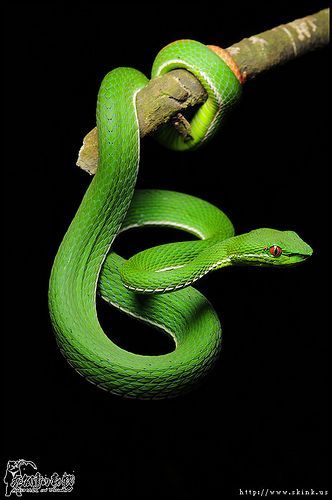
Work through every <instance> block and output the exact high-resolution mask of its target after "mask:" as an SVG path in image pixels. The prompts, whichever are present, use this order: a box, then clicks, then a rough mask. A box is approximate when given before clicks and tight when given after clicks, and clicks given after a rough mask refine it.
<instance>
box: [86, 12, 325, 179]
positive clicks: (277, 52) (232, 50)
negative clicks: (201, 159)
mask: <svg viewBox="0 0 332 500" xmlns="http://www.w3.org/2000/svg"><path fill="white" fill-rule="evenodd" d="M328 42H329V9H324V10H322V11H320V12H317V13H316V14H313V15H310V16H307V17H304V18H302V19H296V20H295V21H292V22H290V23H288V24H282V25H280V26H278V27H276V28H273V29H271V30H268V31H264V32H263V33H259V34H258V35H254V36H251V37H249V38H244V39H243V40H241V41H240V42H238V43H236V44H234V45H232V46H230V47H228V48H227V49H226V51H225V52H227V53H228V56H229V55H230V56H231V58H232V59H233V62H234V63H235V65H236V66H237V69H238V72H239V75H238V76H239V77H240V79H241V80H242V82H244V81H246V80H249V79H252V78H255V77H256V76H257V75H259V74H260V73H263V72H265V71H268V70H270V69H271V68H273V67H275V66H278V65H280V64H284V63H286V62H288V61H290V60H292V59H295V58H297V57H299V56H301V55H303V54H306V53H307V52H311V51H313V50H316V49H318V48H320V47H323V46H324V45H327V44H328ZM211 48H212V49H213V50H216V51H217V52H218V47H212V46H211ZM219 50H220V49H219ZM224 55H225V54H224ZM226 55H227V54H226ZM206 98H207V95H206V92H205V90H204V88H203V87H202V85H201V84H200V82H199V81H198V80H197V79H196V78H195V77H194V76H193V75H192V74H191V73H189V72H188V71H186V70H183V69H179V70H174V71H171V72H169V73H167V74H166V75H163V76H160V77H158V78H155V79H153V80H151V81H150V82H149V83H148V85H147V86H146V87H145V88H144V89H142V90H141V91H140V92H139V93H138V94H137V113H138V121H139V126H140V135H141V137H144V136H145V135H147V134H151V133H153V132H154V131H155V130H156V129H157V128H158V127H159V126H161V125H163V124H164V123H166V122H168V121H169V120H171V119H173V124H174V126H175V127H177V129H178V131H179V133H181V134H183V135H186V134H187V133H190V131H188V126H187V122H186V120H185V119H182V115H181V111H182V110H185V109H187V108H190V107H192V106H195V105H197V104H201V103H203V102H204V101H205V100H206ZM77 165H78V166H79V167H80V168H82V169H83V170H86V171H87V172H89V173H90V174H94V173H95V172H96V170H97V165H98V132H97V128H96V127H95V128H94V129H93V130H91V131H90V132H89V133H88V134H87V135H86V136H85V137H84V139H83V146H82V147H81V149H80V152H79V156H78V160H77Z"/></svg>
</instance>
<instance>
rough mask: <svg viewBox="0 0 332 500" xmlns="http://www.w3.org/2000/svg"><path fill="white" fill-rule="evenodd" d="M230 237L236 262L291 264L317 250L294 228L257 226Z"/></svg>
mask: <svg viewBox="0 0 332 500" xmlns="http://www.w3.org/2000/svg"><path fill="white" fill-rule="evenodd" d="M230 240H234V242H232V241H230V248H229V254H230V255H231V262H232V263H234V264H246V265H248V264H249V265H254V266H278V267H280V266H291V265H295V264H299V263H301V262H303V261H305V260H306V259H308V257H310V256H311V255H312V253H313V250H312V248H311V247H310V246H309V245H308V244H307V243H305V242H304V241H303V240H302V239H301V238H300V237H299V236H298V234H297V233H295V232H294V231H278V230H276V229H268V228H262V229H254V230H253V231H250V232H249V233H246V234H242V235H240V236H235V237H234V238H231V239H230Z"/></svg>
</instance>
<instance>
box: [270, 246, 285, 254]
mask: <svg viewBox="0 0 332 500" xmlns="http://www.w3.org/2000/svg"><path fill="white" fill-rule="evenodd" d="M269 251H270V254H271V255H273V257H280V255H281V254H282V250H281V248H280V247H278V246H277V245H273V246H272V247H270V250H269Z"/></svg>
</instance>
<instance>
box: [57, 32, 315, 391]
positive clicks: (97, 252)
mask: <svg viewBox="0 0 332 500" xmlns="http://www.w3.org/2000/svg"><path fill="white" fill-rule="evenodd" d="M180 67H181V68H186V69H188V70H189V71H191V72H192V73H193V74H195V75H196V76H197V78H198V79H199V80H200V81H201V83H202V84H203V86H204V87H205V89H206V91H207V93H208V99H207V101H206V102H205V103H204V105H203V106H202V107H201V108H199V110H198V111H197V112H196V113H195V115H194V117H193V118H192V120H191V130H192V139H191V140H189V141H184V140H183V138H182V137H181V136H179V135H178V134H177V133H176V132H174V131H173V129H172V128H171V127H169V126H165V127H164V129H163V130H162V131H161V132H160V133H159V134H158V137H159V140H160V141H161V142H163V143H164V144H166V145H167V146H168V147H171V148H173V149H178V150H185V149H192V148H195V147H197V146H199V145H200V144H202V143H204V142H205V141H206V140H207V139H209V138H210V137H211V136H212V135H213V134H214V133H215V131H216V130H217V128H218V126H219V124H220V121H221V119H222V118H223V116H224V114H225V110H226V109H227V108H228V107H229V106H230V105H231V104H233V103H234V102H235V101H236V100H237V98H238V95H239V92H240V83H239V81H238V79H237V78H236V76H235V75H234V73H233V72H232V71H231V69H230V68H229V67H228V65H227V64H226V63H225V62H224V61H223V60H222V59H221V58H220V57H219V56H218V55H217V54H216V53H214V52H213V51H212V50H210V49H209V48H207V47H206V46H204V45H202V44H200V43H198V42H194V41H190V40H183V41H179V42H175V43H173V44H170V45H168V46H167V47H165V48H164V49H163V50H162V51H161V52H160V53H159V55H158V56H157V58H156V60H155V63H154V65H153V72H152V76H153V77H156V76H158V75H160V74H163V73H165V72H167V71H170V70H171V69H175V68H180ZM147 81H148V80H147V79H146V77H145V76H144V75H142V74H141V73H140V72H138V71H136V70H134V69H130V68H117V69H115V70H113V71H111V72H110V73H108V74H107V75H106V77H105V78H104V80H103V82H102V84H101V87H100V91H99V95H98V103H97V127H98V140H99V165H98V170H97V173H96V175H95V177H94V179H93V181H92V182H91V184H90V186H89V188H88V190H87V192H86V193H85V196H84V198H83V200H82V203H81V205H80V207H79V209H78V211H77V213H76V215H75V217H74V219H73V221H72V223H71V225H70V227H69V229H68V231H67V233H66V235H65V237H64V239H63V241H62V244H61V246H60V248H59V251H58V253H57V255H56V258H55V261H54V265H53V268H52V273H51V278H50V287H49V309H50V315H51V319H52V324H53V326H54V330H55V332H56V338H57V342H58V345H59V347H60V349H61V351H62V353H63V354H64V356H65V357H66V358H67V360H68V362H69V363H70V364H71V365H72V366H73V367H74V368H75V369H76V370H77V371H78V372H79V373H80V374H81V375H83V376H84V377H85V378H87V379H88V380H89V381H90V382H93V383H94V384H96V385H97V386H99V387H100V388H102V389H105V390H108V391H111V392H112V393H115V394H119V395H121V396H126V397H133V398H142V399H154V398H156V399H158V398H166V397H172V396H176V395H178V394H182V393H184V392H186V391H188V390H190V389H191V387H192V386H193V385H194V384H196V383H197V382H198V380H200V379H201V378H202V376H203V375H204V374H205V373H206V372H207V371H208V370H209V369H210V367H211V366H212V365H213V363H214V361H215V360H216V358H217V355H218V353H219V350H220V343H221V328H220V323H219V320H218V317H217V315H216V313H215V311H214V309H213V308H212V306H211V305H210V303H209V302H208V301H207V300H206V298H205V297H204V296H203V295H202V294H200V293H199V292H198V291H197V290H195V289H194V288H192V287H190V286H189V285H190V284H191V283H193V282H195V281H196V280H197V279H199V278H200V277H202V276H204V275H205V274H207V273H208V272H210V271H212V270H216V269H220V268H222V267H225V266H228V265H232V264H236V263H240V264H243V263H248V264H252V265H289V264H293V263H297V262H301V261H302V260H304V259H306V258H307V257H308V256H309V255H311V253H312V250H311V248H310V247H309V246H308V245H307V244H306V243H304V242H303V241H302V240H301V239H300V238H299V237H298V236H297V235H296V234H295V233H293V232H291V231H284V232H281V231H276V230H272V229H258V230H255V231H251V232H250V233H247V234H244V235H240V236H234V230H233V226H232V224H231V222H230V220H229V219H228V218H227V216H226V215H225V214H224V213H223V212H221V211H220V210H219V209H217V208H216V207H214V206H212V205H210V204H209V203H207V202H204V201H202V200H199V199H197V198H195V197H193V196H189V195H183V194H179V193H175V192H170V191H160V190H143V191H135V183H136V177H137V172H138V164H139V150H140V139H139V127H138V120H137V114H136V104H135V101H136V94H137V92H138V91H139V90H140V89H142V88H143V87H144V86H145V85H146V84H147ZM143 225H144V226H148V225H150V226H156V225H158V226H160V225H161V226H168V227H175V228H178V229H182V230H184V231H187V232H189V233H191V234H193V235H194V236H196V237H197V238H198V239H196V240H193V241H186V242H180V243H172V244H169V245H163V246H160V247H156V248H153V249H149V250H146V251H145V252H141V253H139V254H137V255H136V256H134V257H132V258H131V259H129V261H127V262H126V261H125V260H124V259H123V258H122V257H120V256H119V255H116V254H115V253H114V252H113V251H112V244H113V241H114V239H115V238H116V236H117V234H118V233H119V232H120V231H125V230H127V229H130V228H131V227H138V226H143ZM279 251H280V252H281V253H279ZM97 290H98V291H99V293H100V294H101V296H102V297H103V298H104V299H105V300H106V301H108V302H109V303H111V304H112V305H113V306H115V307H117V308H119V309H121V310H123V311H125V312H126V313H127V314H129V315H132V316H134V317H137V318H139V319H141V320H143V321H145V322H147V323H150V324H152V325H155V326H156V327H157V328H159V329H162V330H163V331H165V332H167V333H169V334H170V335H171V336H172V337H173V338H174V340H175V344H176V349H175V350H174V351H173V352H171V353H168V354H165V355H161V356H143V355H138V354H133V353H130V352H127V351H125V350H123V349H121V348H120V347H118V346H117V345H115V344H114V343H113V342H112V341H111V340H110V339H109V338H108V337H107V336H106V335H105V333H104V332H103V330H102V328H101V326H100V324H99V321H98V317H97V311H96V293H97ZM166 292H171V293H166ZM142 294H146V295H142Z"/></svg>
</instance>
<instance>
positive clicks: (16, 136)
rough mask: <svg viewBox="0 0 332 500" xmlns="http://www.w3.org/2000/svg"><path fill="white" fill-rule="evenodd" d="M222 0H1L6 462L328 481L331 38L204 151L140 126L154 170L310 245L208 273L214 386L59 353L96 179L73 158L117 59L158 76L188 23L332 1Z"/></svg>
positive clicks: (131, 238)
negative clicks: (107, 380) (120, 382)
mask: <svg viewBox="0 0 332 500" xmlns="http://www.w3.org/2000/svg"><path fill="white" fill-rule="evenodd" d="M222 3H223V2H219V3H218V4H215V5H212V4H206V5H205V4H203V5H202V6H201V7H200V8H198V6H196V5H190V4H188V3H185V2H177V3H171V4H169V3H168V2H167V6H166V4H162V3H160V4H159V5H157V4H155V5H154V6H153V5H151V6H149V5H148V4H142V3H139V4H138V3H137V4H134V5H130V4H128V3H125V2H123V5H122V6H118V7H117V9H116V10H114V7H113V6H112V5H111V2H109V3H108V4H99V5H95V4H93V3H91V4H90V5H89V6H78V5H77V6H76V7H73V6H69V5H65V4H53V5H43V4H34V3H32V4H30V5H23V4H16V5H15V4H14V3H13V4H11V7H10V8H9V7H8V8H7V9H6V18H5V47H6V54H5V56H6V57H5V59H6V73H5V80H6V84H7V86H6V90H5V92H4V99H3V102H4V106H5V108H6V110H7V113H6V118H5V131H6V142H5V144H4V146H3V149H2V155H3V156H4V155H5V161H4V162H3V165H2V174H3V176H4V177H5V182H4V184H3V194H4V199H5V203H4V212H5V217H4V221H5V229H4V235H5V244H4V245H3V248H4V258H3V267H4V273H5V277H4V290H5V296H6V307H5V311H4V317H5V319H4V326H5V328H4V332H3V336H4V339H5V345H4V359H5V369H4V381H5V383H4V386H5V387H4V390H5V392H4V396H3V402H4V408H5V411H4V413H5V424H4V427H3V431H4V434H5V438H6V439H5V441H6V442H5V446H4V448H3V451H4V457H3V458H4V464H3V469H2V470H3V472H4V470H5V464H6V462H7V460H9V459H18V458H25V459H27V460H33V461H34V462H36V463H37V465H38V467H39V471H40V472H41V473H42V474H43V473H44V474H47V473H49V474H50V473H52V472H54V471H57V472H59V473H62V472H63V471H67V472H68V473H70V472H74V474H75V475H76V485H75V488H74V493H72V494H70V495H69V496H71V497H73V496H75V495H77V496H82V495H83V494H84V493H87V494H89V495H90V496H91V497H93V498H94V497H96V498H98V497H99V496H100V497H106V495H107V496H108V497H110V498H114V499H120V498H174V497H176V495H177V494H181V495H182V498H188V499H189V498H212V497H214V495H216V494H219V493H220V492H228V493H230V494H232V495H237V494H238V493H239V489H240V488H241V489H242V490H245V489H250V488H256V489H257V488H262V487H265V488H271V489H272V488H275V487H282V488H287V487H288V488H320V489H322V488H324V487H326V481H327V471H326V469H327V464H326V459H325V441H326V418H327V417H326V405H327V403H326V396H327V389H326V366H327V354H326V352H327V328H326V326H325V324H326V319H327V316H328V306H327V301H326V292H325V291H324V290H323V288H322V285H323V281H324V277H325V274H326V267H325V265H324V264H325V261H324V254H326V253H327V251H328V242H327V236H326V234H327V205H326V200H327V179H326V171H327V164H326V155H327V133H326V118H327V109H326V107H327V104H326V103H327V70H326V55H327V54H326V50H322V51H319V52H315V53H312V54H309V55H307V56H305V57H303V58H302V59H299V60H296V61H293V62H291V63H289V64H288V65H286V66H284V67H280V68H278V69H277V70H274V71H271V72H270V73H268V74H266V75H265V76H261V77H260V78H258V79H257V80H256V81H253V82H250V83H248V84H247V85H246V86H245V89H244V94H243V98H242V102H241V104H240V105H239V106H238V108H237V109H236V110H234V112H233V114H232V116H231V117H230V118H229V120H228V123H227V126H225V127H224V129H223V131H222V133H221V135H220V136H219V137H218V138H217V139H215V140H214V141H213V142H211V143H210V144H209V145H208V146H207V147H206V148H203V149H202V150H198V151H196V152H193V153H187V154H179V153H173V152H170V151H167V150H165V149H162V148H161V146H159V145H158V144H156V143H154V141H153V140H152V139H151V138H147V139H145V140H144V143H143V151H142V164H141V170H140V175H139V180H138V184H139V186H140V187H151V188H152V187H158V188H165V189H172V190H176V191H183V192H186V193H190V194H194V195H196V196H199V197H202V198H203V199H207V200H209V201H210V202H212V203H214V204H216V205H217V206H219V207H220V208H222V209H223V210H225V212H226V213H227V214H228V215H229V216H230V218H231V220H232V221H233V223H234V225H235V227H236V231H237V233H241V232H246V231H248V230H250V229H253V228H255V227H275V228H278V229H292V230H295V231H296V232H298V233H299V234H300V235H301V236H302V237H303V239H305V240H306V241H307V242H308V243H309V244H310V245H311V246H312V247H313V248H314V251H315V253H314V256H313V257H312V258H311V259H310V261H308V262H306V263H305V264H304V265H302V266H299V267H296V268H292V269H286V270H283V269H282V270H271V269H251V268H245V267H244V268H237V269H236V268H234V269H225V270H224V271H222V272H219V273H214V274H212V275H210V276H209V277H208V278H206V279H205V280H203V281H202V282H201V283H199V284H198V286H197V287H198V288H199V290H201V291H202V292H203V293H204V294H205V295H206V296H207V297H208V298H209V300H210V301H211V302H212V303H213V305H214V306H215V308H216V310H217V312H218V314H219V316H220V318H221V321H222V325H223V339H224V341H223V350H222V356H221V359H220V362H219V363H218V365H217V367H216V369H215V370H214V372H213V373H212V375H211V377H210V378H209V379H208V380H207V381H206V383H205V384H204V385H203V386H202V387H200V388H199V389H197V390H196V391H195V392H193V393H191V394H190V395H188V396H186V397H183V398H180V399H176V400H171V401H159V402H150V401H147V402H144V401H132V400H122V399H119V398H117V397H115V396H113V395H110V394H108V393H106V392H104V391H100V390H98V389H97V388H95V387H94V386H93V385H91V384H89V383H87V382H86V381H85V380H83V378H81V377H79V376H78V375H77V374H76V373H75V372H74V371H73V370H72V368H71V367H70V366H69V365H67V363H66V362H65V360H64V359H63V358H62V356H61V354H60V352H59V350H58V348H57V346H56V343H55V340H54V335H53V333H52V329H51V325H50V321H49V317H48V310H47V286H48V276H49V272H50V268H51V265H52V260H53V258H54V256H55V253H56V250H57V247H58V245H59V243H60V241H61V238H62V236H63V234H64V232H65V230H66V228H67V226H68V224H69V222H70V220H71V219H72V217H73V216H74V214H75V210H76V208H77V207H78V204H79V202H80V200H81V198H82V196H83V194H84V191H85V190H86V187H87V186H88V184H89V182H90V177H89V176H88V175H87V174H85V173H84V172H82V171H80V170H79V169H78V168H77V167H75V161H76V157H77V152H78V149H79V147H80V145H81V141H82V137H83V136H84V135H85V134H86V133H87V132H88V131H89V130H90V129H91V128H92V127H93V126H94V125H95V101H96V95H97V91H98V87H99V84H100V82H101V79H102V78H103V76H104V75H105V74H106V73H107V72H108V71H109V70H110V69H112V68H114V67H117V66H120V65H122V66H131V67H135V68H137V69H140V70H141V71H143V72H144V73H145V74H149V71H150V68H151V64H152V61H153V58H154V56H155V55H156V53H157V52H158V51H159V50H160V49H161V48H162V47H163V46H164V45H165V44H166V43H168V42H171V41H173V40H176V39H178V38H193V39H196V40H199V41H201V42H203V43H212V44H213V43H214V44H217V45H221V46H224V47H227V46H229V45H231V44H233V43H235V42H236V41H239V40H240V39H241V38H243V37H245V36H250V35H253V34H256V33H259V32H261V31H263V30H265V29H269V28H272V27H274V26H276V25H278V24H281V23H285V22H288V21H291V20H293V19H294V18H297V17H302V16H305V15H307V14H310V13H313V12H315V11H317V10H319V9H321V8H324V7H325V5H326V4H325V2H320V1H315V2H313V1H312V2H309V1H303V2H298V4H296V3H295V2H279V1H278V2H264V3H263V2H262V3H259V2H256V1H252V2H245V3H243V5H241V4H240V3H239V2H230V5H229V6H228V7H225V5H222ZM324 120H325V123H324ZM176 238H178V235H177V234H175V233H172V232H171V231H167V232H162V231H160V232H155V231H152V230H149V231H144V232H140V233H138V232H137V233H136V234H135V233H133V234H132V235H128V236H126V237H122V238H121V240H120V241H119V242H118V249H119V250H121V252H122V254H123V255H124V256H128V255H130V254H131V253H134V252H135V251H136V250H138V249H141V248H143V247H146V246H150V245H151V244H156V243H160V242H163V241H170V240H171V239H176ZM99 310H100V316H101V320H102V322H103V325H105V328H107V330H108V331H109V332H112V333H110V336H111V338H113V339H115V340H116V342H118V343H119V344H120V345H122V346H124V347H126V348H128V349H132V350H134V351H135V352H142V353H144V352H145V353H147V352H156V353H161V352H165V351H167V349H171V347H172V346H171V344H170V342H169V341H168V340H167V339H163V338H161V337H160V335H159V334H156V333H155V332H150V331H149V330H148V329H146V328H145V327H142V326H140V325H137V323H136V322H135V321H131V320H129V319H127V318H126V317H123V316H121V315H120V314H119V313H117V312H116V311H113V310H109V309H108V308H107V310H105V307H103V306H102V305H99ZM130 331H133V332H134V335H130Z"/></svg>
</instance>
